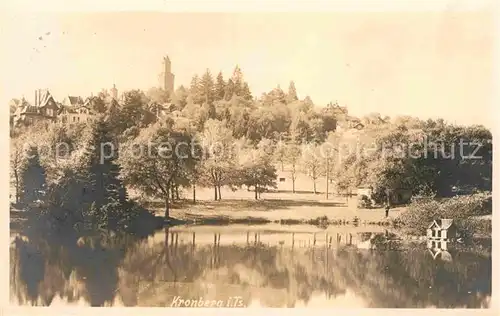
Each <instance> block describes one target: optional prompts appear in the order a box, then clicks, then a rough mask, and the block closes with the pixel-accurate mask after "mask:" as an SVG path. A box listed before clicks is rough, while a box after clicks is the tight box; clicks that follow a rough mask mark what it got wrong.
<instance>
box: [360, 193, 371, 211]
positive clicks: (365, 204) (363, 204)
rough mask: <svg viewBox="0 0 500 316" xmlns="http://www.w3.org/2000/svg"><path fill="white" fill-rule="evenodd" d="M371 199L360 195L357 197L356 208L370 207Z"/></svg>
mask: <svg viewBox="0 0 500 316" xmlns="http://www.w3.org/2000/svg"><path fill="white" fill-rule="evenodd" d="M371 207H372V200H371V199H370V198H369V197H368V196H367V195H365V194H363V195H361V196H360V197H359V199H358V208H371Z"/></svg>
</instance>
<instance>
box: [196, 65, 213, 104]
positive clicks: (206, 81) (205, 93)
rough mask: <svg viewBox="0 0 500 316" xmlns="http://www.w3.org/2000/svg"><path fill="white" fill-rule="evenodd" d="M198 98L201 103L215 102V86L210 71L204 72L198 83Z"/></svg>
mask: <svg viewBox="0 0 500 316" xmlns="http://www.w3.org/2000/svg"><path fill="white" fill-rule="evenodd" d="M198 91H199V98H200V101H201V102H202V103H207V104H212V103H213V102H214V100H215V96H214V95H215V84H214V79H213V77H212V74H211V73H210V70H208V69H207V70H206V71H205V73H204V74H203V76H202V77H201V80H200V83H199V88H198Z"/></svg>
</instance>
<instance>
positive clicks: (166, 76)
mask: <svg viewBox="0 0 500 316" xmlns="http://www.w3.org/2000/svg"><path fill="white" fill-rule="evenodd" d="M174 79H175V76H174V74H173V73H172V63H171V62H170V58H168V56H166V57H163V73H162V80H161V81H162V82H161V85H162V88H163V90H165V91H167V92H168V93H169V94H172V93H173V92H174Z"/></svg>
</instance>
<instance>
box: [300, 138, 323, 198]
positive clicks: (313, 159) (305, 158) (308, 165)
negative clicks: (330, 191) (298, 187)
mask: <svg viewBox="0 0 500 316" xmlns="http://www.w3.org/2000/svg"><path fill="white" fill-rule="evenodd" d="M322 156H323V155H322V151H321V148H320V147H319V146H317V145H315V144H310V145H309V146H308V147H307V148H306V149H305V151H304V153H303V154H302V161H301V163H302V169H303V170H304V171H305V173H306V174H307V175H308V176H309V177H310V178H311V180H312V181H313V192H314V194H316V193H317V191H316V182H317V180H318V178H319V177H320V176H321V175H322V174H323V169H322V165H323V164H322V162H323V161H322V160H323V159H322V158H323V157H322Z"/></svg>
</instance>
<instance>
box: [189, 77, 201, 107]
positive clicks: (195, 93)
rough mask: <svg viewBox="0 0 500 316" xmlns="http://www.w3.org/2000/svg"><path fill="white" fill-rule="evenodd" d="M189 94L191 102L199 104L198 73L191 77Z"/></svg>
mask: <svg viewBox="0 0 500 316" xmlns="http://www.w3.org/2000/svg"><path fill="white" fill-rule="evenodd" d="M189 94H190V95H191V97H192V98H193V102H194V103H197V104H201V98H200V78H199V77H198V75H194V76H193V78H191V84H190V86H189Z"/></svg>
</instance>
